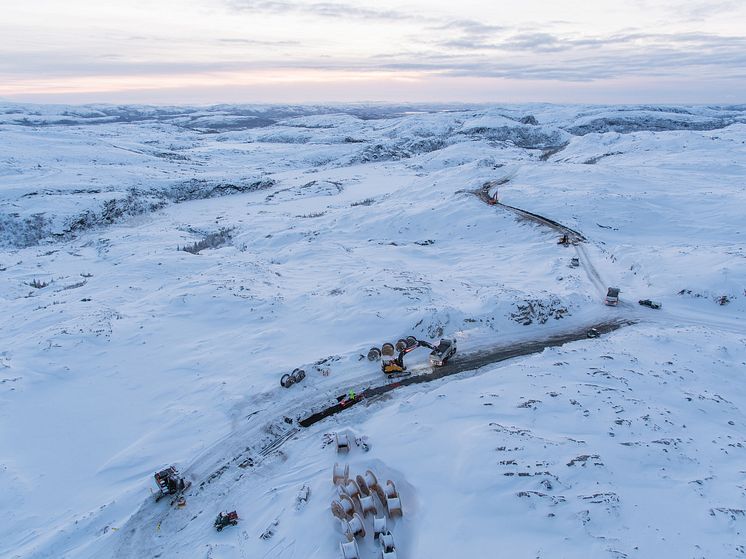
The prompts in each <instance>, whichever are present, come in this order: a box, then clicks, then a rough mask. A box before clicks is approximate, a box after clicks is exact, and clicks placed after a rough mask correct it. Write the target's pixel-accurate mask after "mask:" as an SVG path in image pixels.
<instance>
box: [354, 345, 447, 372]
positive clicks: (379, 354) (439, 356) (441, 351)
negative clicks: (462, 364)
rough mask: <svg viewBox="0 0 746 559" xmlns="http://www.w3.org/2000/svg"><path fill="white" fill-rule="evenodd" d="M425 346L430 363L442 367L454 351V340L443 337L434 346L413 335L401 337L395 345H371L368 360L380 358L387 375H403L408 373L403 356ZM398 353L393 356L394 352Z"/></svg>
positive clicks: (382, 368)
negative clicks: (428, 353)
mask: <svg viewBox="0 0 746 559" xmlns="http://www.w3.org/2000/svg"><path fill="white" fill-rule="evenodd" d="M420 347H425V348H427V349H429V350H430V364H431V365H433V366H435V367H442V366H443V365H445V364H446V363H447V362H448V360H449V359H450V358H451V357H453V355H454V354H455V353H456V340H453V339H446V338H443V339H441V340H440V343H439V344H438V345H437V346H435V345H433V344H431V343H429V342H426V341H424V340H418V339H417V338H415V337H414V336H407V337H406V338H402V339H401V340H399V341H398V342H396V345H394V344H391V343H385V344H383V345H382V346H381V348H380V349H379V348H377V347H373V348H371V349H370V351H368V359H369V360H370V361H377V360H378V359H380V360H381V370H382V371H383V373H384V374H385V375H386V376H388V377H396V376H404V375H406V374H409V373H408V372H407V367H406V365H404V356H405V355H407V354H408V353H410V352H412V351H414V350H415V349H417V348H420ZM396 351H398V354H397V355H396V356H394V353H395V352H396Z"/></svg>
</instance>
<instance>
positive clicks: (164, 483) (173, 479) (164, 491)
mask: <svg viewBox="0 0 746 559" xmlns="http://www.w3.org/2000/svg"><path fill="white" fill-rule="evenodd" d="M153 477H154V478H155V482H156V483H157V484H158V489H159V491H158V493H157V494H156V496H155V500H156V502H158V501H160V500H161V499H162V498H163V497H166V496H169V495H170V496H173V497H174V500H173V502H176V501H178V500H179V497H181V494H182V493H183V492H184V491H186V490H187V489H189V487H190V486H191V485H192V482H191V481H186V480H185V479H184V478H183V477H182V476H181V475H180V474H179V472H178V471H177V470H176V468H175V467H174V466H169V467H168V468H164V469H163V470H161V471H159V472H156V473H155V474H154V475H153Z"/></svg>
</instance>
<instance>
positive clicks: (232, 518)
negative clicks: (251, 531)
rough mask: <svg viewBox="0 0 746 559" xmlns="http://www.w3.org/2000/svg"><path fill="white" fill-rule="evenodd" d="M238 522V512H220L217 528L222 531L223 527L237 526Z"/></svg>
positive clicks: (216, 522)
mask: <svg viewBox="0 0 746 559" xmlns="http://www.w3.org/2000/svg"><path fill="white" fill-rule="evenodd" d="M237 524H238V513H237V512H236V511H232V512H220V513H218V517H217V518H216V519H215V524H214V525H215V529H216V530H217V531H218V532H222V531H223V528H226V527H227V526H236V525H237Z"/></svg>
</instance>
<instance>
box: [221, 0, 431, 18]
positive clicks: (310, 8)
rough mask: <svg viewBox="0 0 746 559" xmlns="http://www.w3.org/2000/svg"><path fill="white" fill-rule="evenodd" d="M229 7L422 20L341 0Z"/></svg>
mask: <svg viewBox="0 0 746 559" xmlns="http://www.w3.org/2000/svg"><path fill="white" fill-rule="evenodd" d="M226 4H227V6H228V7H229V8H230V9H233V10H237V11H242V12H255V13H270V14H278V15H284V14H287V13H289V12H294V13H302V14H307V15H313V16H318V17H326V18H335V19H351V18H352V19H378V20H388V21H403V20H423V19H425V18H423V17H422V16H418V15H414V14H410V13H407V12H402V11H398V10H381V9H377V8H370V7H366V6H361V5H358V4H346V3H342V2H312V3H308V4H304V3H301V2H289V1H284V0H226Z"/></svg>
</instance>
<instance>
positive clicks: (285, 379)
mask: <svg viewBox="0 0 746 559" xmlns="http://www.w3.org/2000/svg"><path fill="white" fill-rule="evenodd" d="M304 378H306V371H304V370H303V369H293V372H292V373H285V374H284V375H282V378H281V379H280V386H282V387H283V388H290V387H291V386H293V385H294V384H295V383H296V382H300V381H302V380H303V379H304Z"/></svg>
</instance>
